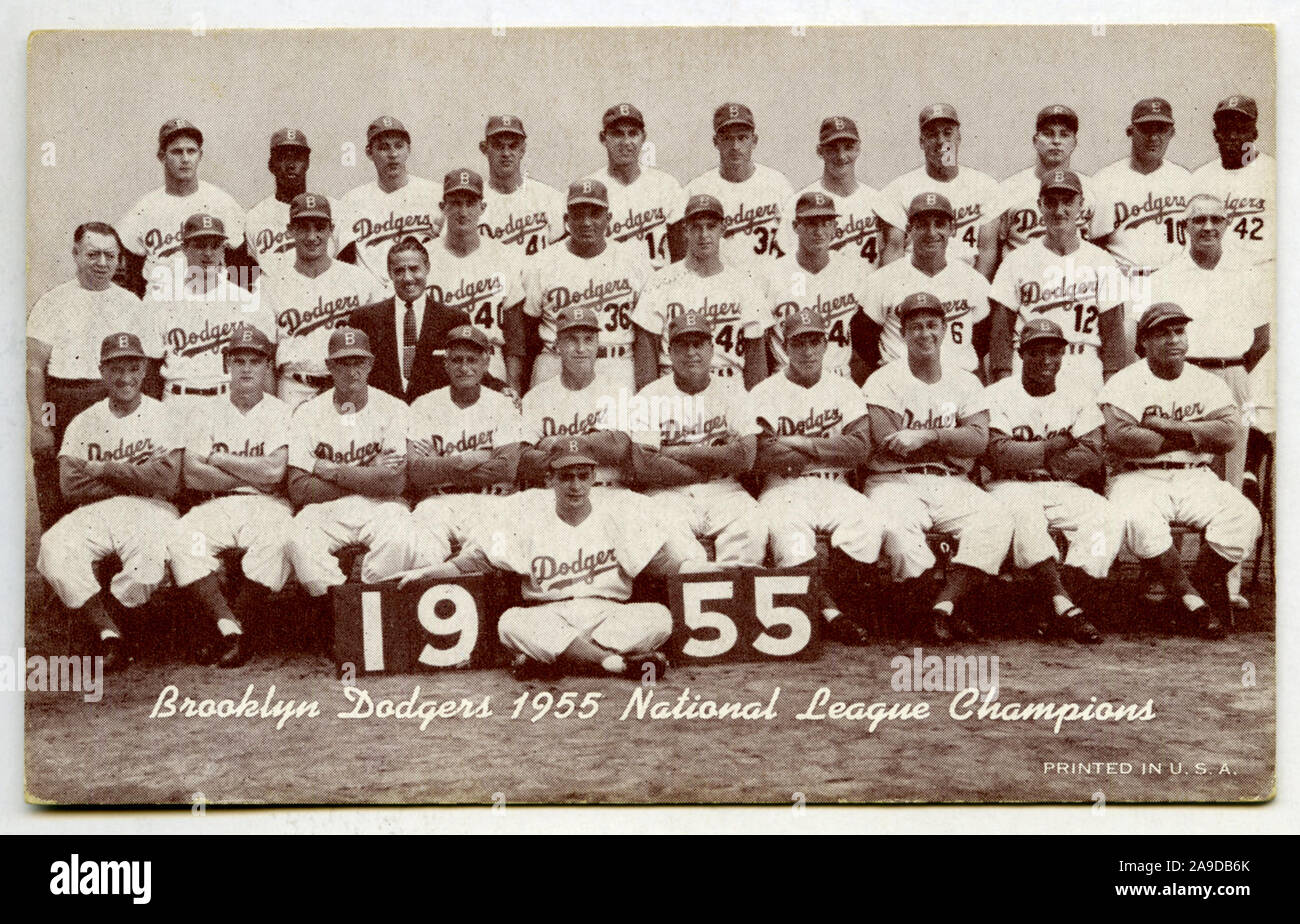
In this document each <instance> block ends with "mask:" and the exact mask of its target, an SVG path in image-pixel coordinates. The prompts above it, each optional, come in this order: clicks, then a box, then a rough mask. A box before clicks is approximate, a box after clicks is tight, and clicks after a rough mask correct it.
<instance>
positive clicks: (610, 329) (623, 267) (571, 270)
mask: <svg viewBox="0 0 1300 924" xmlns="http://www.w3.org/2000/svg"><path fill="white" fill-rule="evenodd" d="M652 272H654V271H653V270H652V269H651V268H650V261H649V260H647V259H646V258H645V257H643V256H642V255H641V254H640V253H638V252H637V251H636V248H635V246H633V247H626V246H623V245H619V244H606V246H605V249H604V250H603V251H601V252H600V253H599V254H597V255H596V256H594V257H592V258H590V259H587V258H585V257H580V256H578V255H577V254H575V253H574V252H573V251H571V250H570V249H569V248H568V246H567V245H561V246H558V247H552V248H551V249H549V250H548V251H546V253H544V254H542V255H541V256H540V257H538V258H537V259H536V260H533V261H530V262H529V264H528V266H527V267H526V268H525V270H524V293H525V301H524V312H525V313H527V314H528V315H529V316H530V317H534V318H540V319H541V325H540V326H539V328H538V333H539V334H540V336H541V338H542V341H543V342H544V343H546V345H547V346H554V345H555V318H556V315H557V314H558V313H559V311H560V310H561V309H562V308H587V309H590V310H591V311H593V312H595V314H596V317H597V318H598V319H599V321H600V345H601V347H602V348H603V347H616V346H617V347H622V348H623V349H622V355H628V356H630V355H631V354H630V352H629V350H630V347H631V346H632V340H633V333H632V316H633V314H634V312H635V311H636V304H637V295H638V293H640V291H641V289H642V288H643V287H644V286H645V284H646V281H647V280H648V279H649V278H650V274H651V273H652Z"/></svg>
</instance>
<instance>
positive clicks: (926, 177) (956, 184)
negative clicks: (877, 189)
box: [880, 103, 999, 291]
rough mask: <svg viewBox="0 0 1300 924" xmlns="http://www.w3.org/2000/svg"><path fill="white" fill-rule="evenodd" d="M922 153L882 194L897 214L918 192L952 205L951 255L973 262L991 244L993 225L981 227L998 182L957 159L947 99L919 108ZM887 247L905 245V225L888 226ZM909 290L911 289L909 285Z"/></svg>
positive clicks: (957, 138) (955, 126) (957, 125)
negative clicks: (890, 233) (934, 195)
mask: <svg viewBox="0 0 1300 924" xmlns="http://www.w3.org/2000/svg"><path fill="white" fill-rule="evenodd" d="M919 121H920V123H921V135H920V143H921V153H922V154H923V155H924V156H925V163H924V164H922V165H921V166H920V167H917V168H916V169H915V170H913V171H911V172H910V173H904V174H903V175H902V176H900V177H898V178H897V179H895V180H893V181H892V182H891V183H889V185H887V186H886V187H885V188H884V189H883V190H881V193H880V194H881V196H882V197H883V198H884V199H885V200H886V201H887V202H888V203H889V204H890V206H892V207H893V208H894V209H896V210H898V211H899V212H900V213H903V214H906V213H907V210H908V208H909V206H910V205H911V203H912V200H914V199H915V198H916V197H917V196H919V195H922V194H924V193H931V192H932V193H938V194H941V195H942V196H943V197H944V198H945V199H947V200H948V201H949V202H950V203H951V204H952V208H953V225H954V229H953V242H952V250H951V256H952V258H953V259H954V260H961V261H963V262H964V263H966V264H968V265H970V266H972V267H973V266H975V261H976V260H977V259H978V257H979V253H980V249H981V235H983V240H982V243H983V248H984V249H985V250H987V249H988V248H989V247H991V246H994V242H993V241H992V240H991V239H990V238H991V237H993V236H994V235H993V229H991V228H990V229H989V230H987V231H986V230H985V227H984V226H985V225H986V224H987V223H988V221H989V218H990V217H991V215H992V213H993V210H994V208H995V207H996V205H997V202H998V198H999V192H998V181H997V180H995V179H993V177H991V176H989V175H988V174H987V173H981V172H980V171H978V170H976V169H974V168H972V167H967V166H966V165H964V164H962V163H961V162H960V161H959V160H958V152H959V151H960V149H961V121H960V120H959V119H958V118H957V110H956V109H954V108H953V107H952V106H950V105H948V104H947V103H935V104H934V105H933V106H926V107H925V108H924V109H922V110H921V114H920V116H919ZM893 235H894V237H895V240H893V241H891V242H890V245H891V246H892V247H897V248H899V249H900V250H901V249H902V247H903V245H904V238H905V234H904V229H903V228H901V227H895V228H894V229H893ZM912 291H916V290H915V289H913V290H912Z"/></svg>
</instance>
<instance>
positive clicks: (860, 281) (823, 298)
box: [767, 250, 869, 378]
mask: <svg viewBox="0 0 1300 924" xmlns="http://www.w3.org/2000/svg"><path fill="white" fill-rule="evenodd" d="M796 253H797V250H796V251H794V252H791V253H789V254H787V255H786V256H784V257H781V258H780V259H779V260H777V261H775V263H773V265H772V269H771V272H770V273H769V274H768V277H767V300H768V303H769V304H770V305H771V306H772V313H771V316H770V318H769V319H768V323H769V324H771V326H772V338H771V341H770V342H771V345H772V353H773V356H774V357H775V359H776V362H777V368H779V369H784V368H785V366H786V363H787V362H788V359H787V356H786V352H785V335H784V333H783V331H782V324H781V322H782V321H784V320H785V317H786V315H789V314H793V313H795V312H797V311H800V310H803V309H811V310H813V311H817V312H819V313H820V314H821V316H822V317H823V318H825V319H826V341H827V343H826V355H825V357H824V358H823V359H822V371H823V372H828V373H832V374H834V375H840V376H843V377H845V378H848V377H849V359H850V358H851V357H852V356H853V343H852V337H851V331H850V329H849V321H850V319H852V317H853V315H854V314H855V313H856V312H857V310H858V309H859V308H860V307H862V304H863V301H864V299H865V284H866V281H867V273H868V271H869V269H868V267H867V266H865V265H864V264H863V261H861V260H859V259H857V258H856V257H854V256H853V255H852V254H850V253H845V252H843V251H840V252H836V251H831V254H830V262H829V263H827V264H826V265H825V266H823V267H822V268H821V271H820V272H816V273H814V272H811V271H810V270H806V269H804V268H803V266H801V265H800V263H799V260H798V258H797V257H796Z"/></svg>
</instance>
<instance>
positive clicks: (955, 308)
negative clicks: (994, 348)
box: [862, 245, 990, 372]
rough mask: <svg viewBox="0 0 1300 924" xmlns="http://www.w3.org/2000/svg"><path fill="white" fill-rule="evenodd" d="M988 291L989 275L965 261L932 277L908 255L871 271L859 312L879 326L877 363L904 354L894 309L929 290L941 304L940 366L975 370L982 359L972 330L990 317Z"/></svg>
mask: <svg viewBox="0 0 1300 924" xmlns="http://www.w3.org/2000/svg"><path fill="white" fill-rule="evenodd" d="M949 246H951V245H949ZM989 291H990V288H989V282H988V280H987V279H985V278H984V276H983V275H982V274H981V273H979V272H978V271H976V270H975V269H974V268H973V267H971V266H970V264H968V263H966V262H965V261H964V260H949V261H948V263H947V264H946V265H945V266H944V268H943V269H941V270H939V272H937V273H935V274H934V275H933V276H930V275H927V274H926V273H923V272H921V270H919V269H917V268H916V266H914V265H913V263H912V260H911V258H910V257H904V258H903V259H901V260H895V261H894V262H893V263H891V264H889V265H888V266H886V267H885V268H884V269H882V270H881V271H880V272H878V273H873V274H872V276H871V278H870V279H868V280H867V281H866V296H865V298H864V300H863V305H862V312H863V314H865V315H866V316H867V317H868V318H870V319H871V320H873V321H875V322H876V323H877V324H879V325H880V362H881V364H882V365H884V364H885V363H892V362H894V361H895V360H899V359H906V358H907V343H906V342H905V341H904V340H903V328H902V325H901V324H900V323H899V319H898V308H899V306H900V305H902V304H903V300H904V299H906V298H907V297H908V296H909V295H911V294H913V293H915V292H929V293H930V294H931V295H933V296H934V297H935V298H937V299H938V300H939V304H941V305H942V306H943V313H944V322H945V327H944V337H943V348H942V349H943V352H942V354H941V357H940V361H941V363H942V365H943V368H945V369H961V370H963V371H965V372H975V371H976V370H977V369H978V368H979V364H980V360H979V355H978V354H977V353H976V352H975V346H974V344H972V342H971V331H972V329H973V328H974V327H975V325H976V324H978V323H979V322H980V321H983V320H984V319H985V318H987V317H988V316H989Z"/></svg>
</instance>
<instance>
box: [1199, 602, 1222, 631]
mask: <svg viewBox="0 0 1300 924" xmlns="http://www.w3.org/2000/svg"><path fill="white" fill-rule="evenodd" d="M1195 616H1196V632H1197V634H1198V635H1201V636H1203V637H1205V638H1224V637H1225V636H1227V634H1228V630H1227V628H1225V627H1224V625H1223V622H1222V621H1221V620H1220V619H1219V617H1218V616H1216V615H1215V614H1214V608H1213V607H1209V606H1202V607H1200V608H1199V609H1197V610H1196V612H1195Z"/></svg>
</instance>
